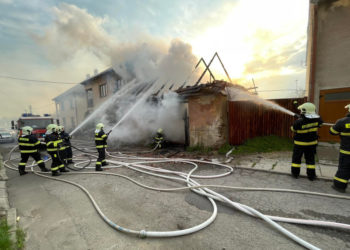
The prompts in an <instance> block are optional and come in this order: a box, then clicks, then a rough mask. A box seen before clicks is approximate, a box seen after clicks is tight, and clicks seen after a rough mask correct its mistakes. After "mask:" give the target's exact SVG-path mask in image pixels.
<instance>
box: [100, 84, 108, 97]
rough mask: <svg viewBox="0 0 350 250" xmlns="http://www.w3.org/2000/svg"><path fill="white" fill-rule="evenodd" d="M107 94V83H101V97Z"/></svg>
mask: <svg viewBox="0 0 350 250" xmlns="http://www.w3.org/2000/svg"><path fill="white" fill-rule="evenodd" d="M105 96H107V84H106V83H105V84H102V85H100V97H105Z"/></svg>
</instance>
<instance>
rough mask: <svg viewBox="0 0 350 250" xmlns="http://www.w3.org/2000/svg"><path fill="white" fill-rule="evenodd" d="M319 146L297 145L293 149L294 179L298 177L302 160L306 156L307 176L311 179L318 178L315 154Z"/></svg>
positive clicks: (292, 169) (292, 170) (292, 168)
mask: <svg viewBox="0 0 350 250" xmlns="http://www.w3.org/2000/svg"><path fill="white" fill-rule="evenodd" d="M316 147H317V145H310V146H300V145H295V144H294V148H293V156H292V167H291V172H292V175H293V176H294V177H298V176H299V174H300V168H301V158H302V157H303V155H304V156H305V162H306V174H307V177H308V178H309V179H314V178H315V177H316V166H315V153H316Z"/></svg>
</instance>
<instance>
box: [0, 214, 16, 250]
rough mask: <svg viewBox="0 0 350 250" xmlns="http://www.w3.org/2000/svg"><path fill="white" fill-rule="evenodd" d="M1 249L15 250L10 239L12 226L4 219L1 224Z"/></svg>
mask: <svg viewBox="0 0 350 250" xmlns="http://www.w3.org/2000/svg"><path fill="white" fill-rule="evenodd" d="M0 249H3V250H13V249H14V244H13V242H12V240H11V238H10V226H9V225H7V221H6V220H5V219H2V220H1V222H0Z"/></svg>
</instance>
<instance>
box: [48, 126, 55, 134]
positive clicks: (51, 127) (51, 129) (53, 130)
mask: <svg viewBox="0 0 350 250" xmlns="http://www.w3.org/2000/svg"><path fill="white" fill-rule="evenodd" d="M54 132H57V125H56V124H49V125H47V127H46V133H47V134H52V133H54Z"/></svg>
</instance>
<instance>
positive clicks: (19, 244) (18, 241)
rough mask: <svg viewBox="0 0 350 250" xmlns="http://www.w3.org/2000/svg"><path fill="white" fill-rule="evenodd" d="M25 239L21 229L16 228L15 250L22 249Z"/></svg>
mask: <svg viewBox="0 0 350 250" xmlns="http://www.w3.org/2000/svg"><path fill="white" fill-rule="evenodd" d="M25 238H26V233H25V232H24V231H23V229H21V228H17V230H16V247H17V250H23V249H24V242H25Z"/></svg>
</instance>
